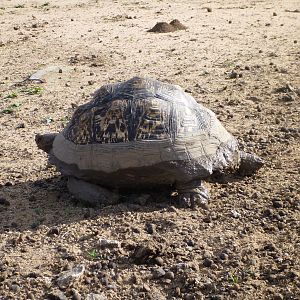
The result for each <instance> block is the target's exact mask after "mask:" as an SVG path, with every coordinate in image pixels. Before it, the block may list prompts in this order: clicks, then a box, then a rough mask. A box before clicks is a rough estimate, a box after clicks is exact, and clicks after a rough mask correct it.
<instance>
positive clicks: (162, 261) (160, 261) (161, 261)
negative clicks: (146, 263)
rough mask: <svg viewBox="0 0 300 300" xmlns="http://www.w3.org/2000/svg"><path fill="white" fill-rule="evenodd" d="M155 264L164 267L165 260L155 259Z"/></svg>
mask: <svg viewBox="0 0 300 300" xmlns="http://www.w3.org/2000/svg"><path fill="white" fill-rule="evenodd" d="M153 263H154V264H156V265H158V266H162V265H163V264H164V260H163V259H162V258H161V257H155V258H154V259H153Z"/></svg>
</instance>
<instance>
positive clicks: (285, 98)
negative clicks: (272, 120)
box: [281, 94, 295, 102]
mask: <svg viewBox="0 0 300 300" xmlns="http://www.w3.org/2000/svg"><path fill="white" fill-rule="evenodd" d="M281 101H284V102H292V101H295V97H294V96H293V95H290V94H286V95H283V96H282V97H281Z"/></svg>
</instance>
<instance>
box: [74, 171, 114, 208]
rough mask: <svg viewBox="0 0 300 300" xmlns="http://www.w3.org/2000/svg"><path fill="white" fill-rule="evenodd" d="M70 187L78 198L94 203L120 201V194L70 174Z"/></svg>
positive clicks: (109, 203) (105, 203)
mask: <svg viewBox="0 0 300 300" xmlns="http://www.w3.org/2000/svg"><path fill="white" fill-rule="evenodd" d="M68 189H69V191H70V193H71V194H73V195H74V196H75V198H77V199H81V200H83V201H85V202H88V203H89V204H92V205H99V204H104V205H111V204H116V203H118V202H119V195H118V194H116V193H113V192H112V191H110V190H108V189H105V188H103V187H101V186H99V185H97V184H93V183H90V182H87V181H84V180H81V179H77V178H75V177H72V176H70V177H69V178H68Z"/></svg>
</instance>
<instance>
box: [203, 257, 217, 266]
mask: <svg viewBox="0 0 300 300" xmlns="http://www.w3.org/2000/svg"><path fill="white" fill-rule="evenodd" d="M213 263H214V262H213V260H211V259H209V258H204V260H203V266H204V267H207V268H209V267H211V266H212V264H213Z"/></svg>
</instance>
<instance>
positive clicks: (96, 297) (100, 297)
mask: <svg viewBox="0 0 300 300" xmlns="http://www.w3.org/2000/svg"><path fill="white" fill-rule="evenodd" d="M85 299H86V300H107V297H106V296H105V295H104V294H103V293H102V294H88V295H87V296H86V298H85Z"/></svg>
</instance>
